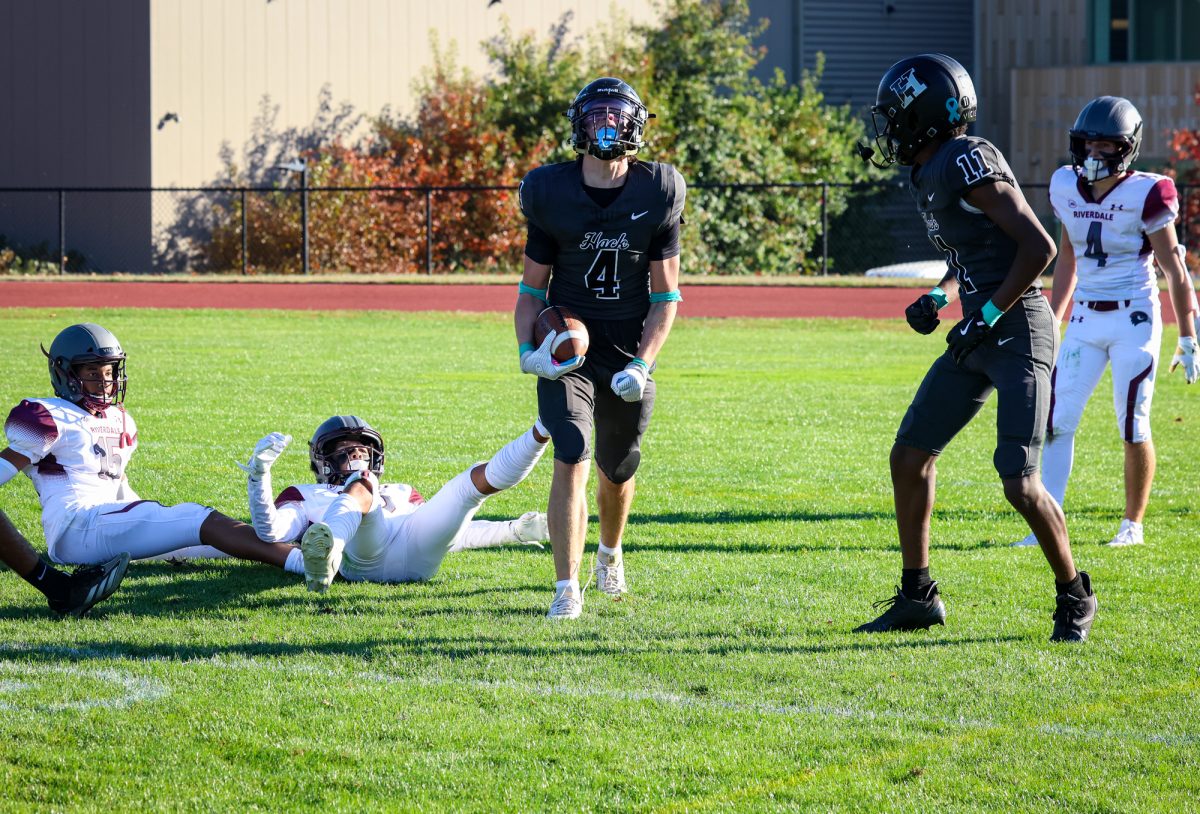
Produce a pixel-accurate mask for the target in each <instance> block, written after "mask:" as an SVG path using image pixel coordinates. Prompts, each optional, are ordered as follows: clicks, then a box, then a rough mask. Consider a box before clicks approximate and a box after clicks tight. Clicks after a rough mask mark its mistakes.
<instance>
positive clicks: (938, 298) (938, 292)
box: [929, 285, 950, 311]
mask: <svg viewBox="0 0 1200 814" xmlns="http://www.w3.org/2000/svg"><path fill="white" fill-rule="evenodd" d="M929 296H931V297H933V301H934V302H936V303H937V307H938V310H939V311H940V310H942V309H943V308H945V307H946V306H947V305H949V304H950V298H949V297H948V296H946V292H945V291H942V287H941V286H940V285H935V286H934V287H933V288H931V289H930V290H929Z"/></svg>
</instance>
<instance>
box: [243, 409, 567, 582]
mask: <svg viewBox="0 0 1200 814" xmlns="http://www.w3.org/2000/svg"><path fill="white" fill-rule="evenodd" d="M290 440H291V439H290V438H289V437H288V436H286V435H282V434H279V433H272V434H271V435H268V436H267V437H265V438H263V439H262V440H261V441H259V443H258V445H257V446H256V447H255V450H254V454H253V455H252V456H251V458H250V462H249V463H248V464H247V465H246V466H245V467H243V468H244V469H245V470H246V471H247V473H248V475H249V478H248V486H247V488H248V495H249V499H250V513H251V516H252V518H253V522H254V528H255V530H256V531H257V532H258V534H259V536H261V537H262V538H263V539H266V540H272V541H277V542H285V541H291V540H300V539H302V542H301V548H302V549H303V551H304V558H305V569H304V573H305V580H306V582H307V584H308V588H309V590H312V591H317V592H320V593H323V592H324V591H326V590H327V589H328V588H329V585H330V584H331V583H332V582H333V579H334V577H335V576H336V575H337V574H338V573H341V575H342V576H343V577H345V578H346V579H348V580H351V581H370V582H416V581H423V580H428V579H432V578H433V576H434V575H435V574H436V573H437V572H438V569H439V568H440V567H441V564H442V560H443V559H445V557H446V555H447V554H450V553H453V552H456V551H463V550H466V549H469V548H485V547H489V546H494V545H502V544H504V543H509V542H536V541H538V540H544V539H546V538H547V536H548V535H547V533H546V517H545V515H543V514H540V513H537V512H529V513H527V514H525V515H522V516H521V517H520V518H518V519H516V520H512V521H508V522H488V521H474V522H472V517H474V515H475V512H476V511H478V510H479V507H480V506H481V505H482V504H483V501H484V500H485V499H486V498H487V497H488V496H489V495H492V494H495V493H496V492H499V491H501V490H504V489H508V488H510V487H512V486H515V485H517V484H518V483H520V482H521V481H522V480H524V479H525V478H526V477H527V476H528V475H529V473H530V472H531V471H532V470H533V467H534V465H536V464H537V462H538V460H539V459H540V458H541V456H542V453H543V452H544V451H545V449H546V443H547V442H548V441H549V440H550V435H549V433H548V432H546V430H545V429H544V428H542V427H541V425H540V423H538V424H535V425H534V427H533V428H532V429H530V430H528V431H527V432H525V433H523V434H522V435H521V436H520V437H518V438H516V439H514V440H513V441H510V442H509V443H508V444H507V445H505V446H504V447H503V448H502V449H501V450H500V451H499V452H497V453H496V454H495V455H494V456H493V457H492V459H491V460H490V461H488V462H486V463H484V464H477V465H475V466H473V467H471V468H470V469H467V470H466V471H464V472H462V473H460V474H459V475H457V476H456V477H454V478H452V479H451V480H450V482H449V483H447V484H446V485H445V486H443V487H442V488H441V489H439V490H438V492H437V494H435V495H434V496H433V497H432V498H430V499H429V500H428V501H426V500H425V499H424V498H423V497H421V495H420V494H419V493H418V492H417V491H416V490H415V489H413V488H412V487H411V486H409V485H407V484H399V483H390V484H381V483H380V482H379V476H380V475H382V474H383V464H384V446H383V438H382V436H380V435H379V433H378V432H376V431H375V429H374V428H373V427H371V426H370V425H369V424H368V423H367V422H365V421H363V420H362V419H361V418H358V417H357V416H333V417H332V418H330V419H328V420H326V421H325V422H323V423H322V424H321V426H319V427H318V428H317V430H316V432H315V433H314V434H313V438H312V441H311V442H310V443H309V453H310V458H309V460H310V463H311V466H312V469H313V472H314V473H315V474H316V476H317V480H318V481H320V482H319V483H317V484H300V485H296V486H289V487H288V488H286V489H284V490H283V491H282V492H281V493H280V494H279V497H278V498H276V499H275V500H274V501H273V502H272V500H271V475H270V468H271V465H272V463H273V462H274V461H275V459H276V458H277V457H278V456H279V455H280V454H281V453H282V452H283V450H284V448H285V447H286V446H287V444H288V442H289V441H290Z"/></svg>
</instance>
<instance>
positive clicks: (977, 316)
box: [946, 311, 992, 365]
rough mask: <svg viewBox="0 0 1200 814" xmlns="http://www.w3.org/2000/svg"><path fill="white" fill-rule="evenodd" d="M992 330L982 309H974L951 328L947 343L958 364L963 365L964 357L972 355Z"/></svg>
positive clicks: (947, 335)
mask: <svg viewBox="0 0 1200 814" xmlns="http://www.w3.org/2000/svg"><path fill="white" fill-rule="evenodd" d="M991 330H992V326H990V325H988V324H987V320H985V319H984V318H983V313H982V312H981V311H972V312H971V313H969V314H967V316H966V318H965V319H963V321H962V322H960V323H958V324H957V325H955V326H954V327H953V328H951V329H950V333H948V334H946V344H947V345H949V346H950V356H951V357H953V358H954V361H955V362H956V363H957V364H960V365H961V364H962V363H963V359H966V358H967V357H968V356H970V355H971V351H973V350H975V349H976V348H977V347H979V345H980V343H982V342H983V340H985V339H987V335H988V334H989V333H990V332H991Z"/></svg>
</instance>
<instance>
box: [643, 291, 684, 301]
mask: <svg viewBox="0 0 1200 814" xmlns="http://www.w3.org/2000/svg"><path fill="white" fill-rule="evenodd" d="M650 302H683V295H682V294H680V293H679V289H678V288H677V289H675V290H674V291H659V292H653V291H652V292H651V293H650Z"/></svg>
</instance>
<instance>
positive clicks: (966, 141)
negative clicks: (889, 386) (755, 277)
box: [857, 54, 1096, 641]
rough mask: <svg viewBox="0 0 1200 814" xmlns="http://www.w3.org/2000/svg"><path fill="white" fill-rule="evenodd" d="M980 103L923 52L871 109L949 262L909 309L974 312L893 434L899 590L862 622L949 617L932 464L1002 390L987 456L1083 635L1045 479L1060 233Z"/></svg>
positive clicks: (879, 136) (875, 626)
mask: <svg viewBox="0 0 1200 814" xmlns="http://www.w3.org/2000/svg"><path fill="white" fill-rule="evenodd" d="M976 105H977V99H976V96H975V87H974V84H973V83H972V82H971V77H970V76H969V75H968V74H967V72H966V70H965V69H964V68H963V66H962V65H960V64H959V63H958V62H956V61H955V60H953V59H951V58H950V57H947V56H945V55H943V54H922V55H920V56H916V57H911V58H909V59H905V60H901V61H900V62H897V63H896V64H895V65H893V66H892V67H891V68H890V69H889V70H888V72H887V73H886V74H884V76H883V79H882V80H881V81H880V83H879V89H878V91H877V94H876V102H875V105H874V106H873V107H872V109H871V110H872V114H873V116H874V120H875V127H876V139H875V143H876V145H877V147H878V148H879V149H880V150H881V151H882V154H883V162H882V163H881V164H880V166H887V165H888V164H891V163H894V162H898V163H900V164H901V165H904V166H910V167H911V168H912V170H911V174H910V176H909V178H910V181H911V186H912V191H913V196H914V198H915V199H916V201H917V209H918V211H919V213H920V215H921V218H922V219H923V220H924V221H925V228H926V230H927V232H928V234H929V239H930V241H931V242H932V243H933V244H934V246H936V247H937V248H938V249H939V250H940V251H941V252H942V253H943V254H944V256H945V258H946V265H947V274H946V276H945V277H944V278H943V279H942V281H941V283H940V284H939V285H938V286H937V287H935V288H934V289H933V290H932V291H930V292H929V293H928V294H925V295H923V296H921V297H920V298H919V299H918V300H917V301H916V302H914V303H913V304H912V305H910V306H909V307H908V309H907V310H906V312H905V316H906V317H907V319H908V322H909V324H910V325H911V326H912V327H913V328H914V329H915V330H916V331H917V332H919V333H922V334H928V333H932V332H933V331H934V329H935V328H936V327H937V325H938V322H939V320H938V316H937V313H938V310H939V309H940V308H942V307H944V306H945V305H946V304H947V303H948V302H949V301H950V300H951V299H953V298H954V297H956V296H957V297H958V298H959V299H961V300H962V307H963V313H964V314H965V315H966V316H965V318H964V319H963V320H962V321H961V322H959V323H958V324H957V325H955V326H954V327H952V328H951V329H950V331H949V334H948V336H947V338H946V342H947V344H948V345H949V347H948V348H947V349H946V352H945V353H943V354H942V355H941V356H940V357H938V359H937V360H936V361H934V363H933V366H932V367H930V369H929V372H928V373H927V374H926V376H925V380H924V381H923V382H922V383H921V386H920V388H919V389H918V390H917V394H916V396H915V397H914V398H913V401H912V404H911V405H910V406H909V408H908V412H907V413H906V414H905V416H904V419H903V420H902V421H901V423H900V430H899V432H898V433H897V434H896V443H895V444H894V446H893V447H892V452H891V470H892V488H893V490H894V492H895V503H896V524H897V527H898V530H899V535H900V550H901V555H902V558H903V570H902V571H901V578H900V588H899V589H898V590H897V592H896V595H895V596H893V597H890V598H888V599H886V600H884V601H883V602H882V603H880V604H886V605H888V608H887V610H885V611H884V613H883V614H882V615H881V616H879V618H877V619H875V620H873V621H871V622H868V623H866V624H864V625H861V626H860V627H858V628H857V630H858V631H860V632H866V633H874V632H882V631H889V630H912V629H914V628H928V627H929V626H930V625H934V624H942V623H943V622H944V620H945V617H946V609H945V607H944V606H943V604H942V600H941V598H940V597H939V596H938V591H937V583H936V582H934V581H933V580H932V579H931V578H930V576H929V522H930V517H931V515H932V511H933V499H934V489H935V484H936V466H935V464H936V461H937V458H938V456H939V455H941V453H942V451H943V450H944V449H945V448H946V446H947V445H948V444H949V443H950V441H951V439H953V438H954V436H955V435H957V434H958V432H959V431H960V430H962V429H963V427H965V426H966V425H967V423H968V422H970V421H971V419H972V418H974V417H975V415H976V414H977V413H978V412H979V409H980V408H981V407H982V406H983V403H984V402H985V401H986V400H987V398H988V396H990V395H991V393H992V391H993V390H995V391H996V393H997V396H998V399H999V404H998V407H997V411H996V450H995V454H994V455H993V458H992V461H993V464H994V465H995V467H996V471H997V472H998V473H999V475H1000V479H1001V481H1002V482H1003V484H1004V496H1005V497H1006V498H1007V499H1008V501H1009V503H1011V504H1012V506H1013V508H1015V509H1016V510H1017V511H1018V512H1020V514H1021V515H1022V516H1023V517H1024V518H1025V520H1026V522H1027V523H1028V524H1029V527H1030V528H1031V529H1032V530H1033V531H1034V532H1035V533H1036V534H1037V537H1038V539H1039V540H1041V541H1042V551H1043V552H1044V553H1045V555H1046V559H1047V560H1048V561H1049V562H1050V566H1051V568H1052V569H1053V571H1054V578H1055V583H1056V588H1057V608H1056V610H1055V613H1054V631H1053V633H1052V634H1051V640H1052V641H1082V640H1083V639H1085V638H1086V637H1087V634H1088V630H1089V629H1090V627H1091V624H1092V618H1093V616H1094V614H1095V610H1096V598H1095V595H1094V594H1093V593H1092V590H1091V585H1090V580H1089V578H1088V575H1087V574H1085V573H1083V572H1081V571H1077V570H1076V568H1075V563H1074V560H1073V559H1072V556H1071V547H1070V543H1069V542H1068V540H1067V527H1066V522H1065V520H1064V519H1063V513H1062V509H1060V508H1059V506H1058V504H1057V503H1056V502H1055V501H1054V499H1053V498H1052V497H1051V496H1050V495H1049V493H1048V492H1047V491H1046V489H1045V487H1043V486H1042V482H1041V479H1040V477H1039V476H1038V463H1039V460H1038V459H1039V453H1040V451H1041V444H1042V438H1043V436H1044V434H1045V430H1046V416H1047V414H1048V413H1049V409H1050V370H1051V366H1052V365H1053V362H1054V347H1055V343H1056V338H1057V332H1056V330H1055V327H1054V320H1053V317H1052V315H1051V313H1050V308H1049V306H1048V305H1047V303H1046V300H1045V298H1044V297H1043V296H1042V295H1041V292H1040V291H1039V290H1038V289H1037V287H1036V285H1037V280H1038V277H1039V275H1040V274H1041V273H1042V271H1043V270H1045V268H1046V266H1047V265H1048V264H1049V263H1050V260H1051V259H1053V257H1054V242H1053V241H1052V240H1051V239H1050V236H1049V235H1047V234H1046V232H1045V230H1044V229H1042V227H1041V225H1040V224H1039V223H1038V220H1037V218H1036V217H1035V216H1034V214H1033V212H1032V211H1030V209H1029V206H1028V204H1026V203H1025V199H1024V198H1023V197H1022V195H1021V191H1020V189H1019V188H1018V186H1017V182H1016V180H1015V179H1014V178H1013V175H1012V171H1011V170H1009V168H1008V164H1007V163H1006V162H1005V160H1004V157H1003V156H1002V155H1001V154H1000V152H999V151H998V150H996V148H995V147H993V146H992V145H991V144H990V143H988V142H987V141H985V140H983V139H980V138H970V137H967V136H966V127H967V125H968V124H969V123H971V122H973V121H974V120H975V117H976V112H977V108H976ZM860 154H861V155H862V157H863V158H864V159H867V160H870V159H871V158H872V156H873V155H874V150H872V149H871V148H869V147H867V146H865V145H864V146H863V147H862V148H861V150H860Z"/></svg>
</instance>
